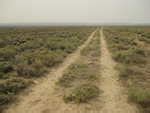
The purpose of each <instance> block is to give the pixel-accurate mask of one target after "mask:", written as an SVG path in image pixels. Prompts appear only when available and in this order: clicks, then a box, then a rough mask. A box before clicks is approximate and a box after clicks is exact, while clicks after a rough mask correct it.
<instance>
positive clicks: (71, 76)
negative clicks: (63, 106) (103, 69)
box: [57, 33, 100, 103]
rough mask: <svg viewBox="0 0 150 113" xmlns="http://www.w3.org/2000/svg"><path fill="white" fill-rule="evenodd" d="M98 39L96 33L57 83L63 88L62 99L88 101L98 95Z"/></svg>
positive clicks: (79, 101) (78, 101)
mask: <svg viewBox="0 0 150 113" xmlns="http://www.w3.org/2000/svg"><path fill="white" fill-rule="evenodd" d="M99 59H100V40H99V37H98V34H97V33H96V34H95V37H94V38H93V39H92V41H91V42H90V44H89V45H88V46H87V47H86V48H85V49H83V50H82V51H81V57H80V59H79V60H78V61H77V62H76V63H74V64H72V65H71V66H70V67H69V69H68V70H67V71H66V72H65V74H64V75H63V76H62V77H61V78H60V79H59V81H58V82H57V84H58V85H59V86H60V87H62V88H63V89H64V97H63V99H64V101H65V102H74V103H84V102H88V101H90V100H92V99H94V98H96V97H98V96H99V94H100V90H99V88H98V86H97V83H98V82H99V76H100V72H99V70H100V61H99Z"/></svg>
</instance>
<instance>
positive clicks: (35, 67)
mask: <svg viewBox="0 0 150 113" xmlns="http://www.w3.org/2000/svg"><path fill="white" fill-rule="evenodd" d="M41 67H42V68H41ZM16 72H17V74H18V76H24V77H38V76H42V75H43V74H44V73H46V72H47V69H46V68H45V67H44V66H43V65H41V64H40V63H34V64H32V65H27V64H19V65H17V67H16Z"/></svg>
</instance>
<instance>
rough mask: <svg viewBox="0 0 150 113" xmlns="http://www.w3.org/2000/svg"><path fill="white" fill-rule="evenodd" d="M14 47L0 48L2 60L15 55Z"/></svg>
mask: <svg viewBox="0 0 150 113" xmlns="http://www.w3.org/2000/svg"><path fill="white" fill-rule="evenodd" d="M16 53H17V52H16V49H15V48H14V47H13V46H6V47H4V48H0V56H1V58H2V59H3V60H10V59H12V58H14V56H15V55H16Z"/></svg>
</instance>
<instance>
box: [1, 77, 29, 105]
mask: <svg viewBox="0 0 150 113" xmlns="http://www.w3.org/2000/svg"><path fill="white" fill-rule="evenodd" d="M29 83H30V82H29V81H27V80H25V79H21V78H20V79H19V78H14V79H10V80H7V81H5V82H2V83H0V105H6V104H9V103H10V102H11V101H12V99H14V98H15V95H16V94H17V93H19V92H20V91H21V90H23V89H25V88H26V87H27V86H28V85H29Z"/></svg>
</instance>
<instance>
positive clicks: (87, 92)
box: [64, 84, 100, 103]
mask: <svg viewBox="0 0 150 113" xmlns="http://www.w3.org/2000/svg"><path fill="white" fill-rule="evenodd" d="M99 93H100V91H99V88H98V87H97V86H95V85H91V84H83V85H80V86H78V87H76V88H75V89H73V90H72V92H71V93H70V94H69V95H67V96H66V95H65V96H64V101H65V102H71V101H73V102H76V103H84V102H87V101H90V100H91V99H94V98H96V97H98V96H99Z"/></svg>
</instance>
